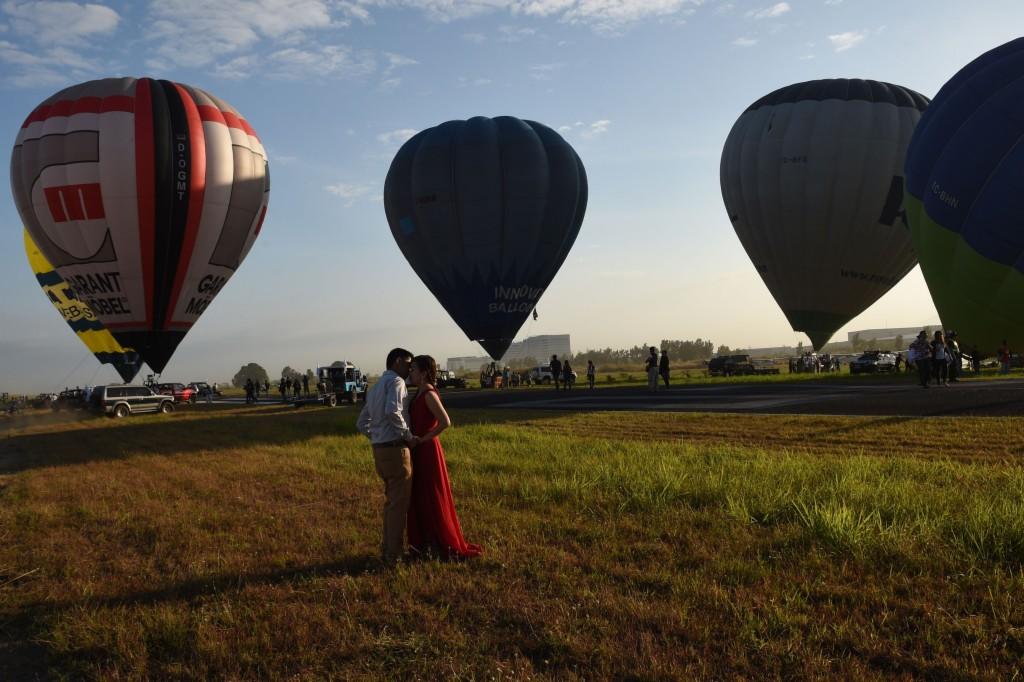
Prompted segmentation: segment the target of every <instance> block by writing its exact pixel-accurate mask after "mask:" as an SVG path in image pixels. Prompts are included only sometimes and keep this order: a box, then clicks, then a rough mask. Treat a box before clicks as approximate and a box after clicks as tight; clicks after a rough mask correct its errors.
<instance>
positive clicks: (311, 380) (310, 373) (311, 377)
mask: <svg viewBox="0 0 1024 682" xmlns="http://www.w3.org/2000/svg"><path fill="white" fill-rule="evenodd" d="M306 379H307V380H308V381H309V383H311V384H313V385H314V386H315V385H316V375H315V374H313V370H311V369H307V370H306Z"/></svg>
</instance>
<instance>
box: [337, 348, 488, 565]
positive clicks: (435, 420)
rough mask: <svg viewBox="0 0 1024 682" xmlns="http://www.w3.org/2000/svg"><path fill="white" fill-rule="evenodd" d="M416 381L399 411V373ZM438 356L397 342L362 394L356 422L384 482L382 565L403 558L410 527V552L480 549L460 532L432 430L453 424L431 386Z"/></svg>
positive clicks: (449, 554) (443, 554)
mask: <svg viewBox="0 0 1024 682" xmlns="http://www.w3.org/2000/svg"><path fill="white" fill-rule="evenodd" d="M406 379H409V380H410V381H411V383H412V384H413V385H414V386H416V387H417V389H418V390H417V392H416V396H415V397H414V398H413V400H412V403H410V405H409V411H408V419H407V418H406V413H405V410H404V406H405V399H406V397H407V395H408V392H407V391H406V387H405V380H406ZM436 380H437V363H436V362H435V361H434V358H432V357H430V356H429V355H417V356H416V357H413V355H412V353H410V352H409V351H407V350H405V349H404V348H395V349H394V350H392V351H391V352H390V353H388V357H387V371H385V372H384V374H383V376H381V378H380V380H379V381H378V382H377V383H376V384H374V385H373V388H371V389H370V390H369V391H368V392H367V394H366V404H365V406H364V407H363V411H362V412H361V413H360V414H359V420H358V421H357V422H356V428H357V429H358V430H359V431H360V433H363V434H364V435H366V436H367V437H368V438H369V439H370V443H371V444H372V445H373V459H374V464H375V465H376V467H377V474H378V475H379V476H380V477H381V479H383V481H384V497H385V501H384V541H383V543H382V545H381V556H382V558H383V560H384V563H385V565H387V566H394V565H395V564H397V563H399V562H401V561H402V557H403V555H404V549H405V532H406V526H408V533H409V550H410V553H411V555H412V556H414V557H417V556H429V555H432V554H433V555H436V556H438V557H440V558H445V559H462V558H468V557H474V556H479V555H480V553H481V549H480V546H479V545H472V544H469V543H467V542H466V540H465V538H463V537H462V529H461V527H460V526H459V517H458V516H457V515H456V513H455V502H454V501H453V499H452V489H451V485H450V484H449V482H448V467H447V465H446V464H445V461H444V450H443V449H442V448H441V442H440V441H439V440H438V439H437V437H438V436H439V435H440V434H441V432H442V431H444V430H445V429H446V428H448V427H449V426H451V423H452V422H451V419H450V418H449V417H448V413H447V412H446V411H445V409H444V405H442V404H441V397H440V396H439V395H438V392H437V389H436V388H435V385H434V384H435V382H436Z"/></svg>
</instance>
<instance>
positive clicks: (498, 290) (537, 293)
mask: <svg viewBox="0 0 1024 682" xmlns="http://www.w3.org/2000/svg"><path fill="white" fill-rule="evenodd" d="M543 293H544V287H531V286H528V285H523V286H519V287H506V286H501V285H499V286H496V287H494V301H492V302H491V303H490V304H488V306H487V312H489V313H491V314H495V313H528V312H530V311H531V310H533V308H534V306H536V305H537V301H538V300H540V297H541V295H542V294H543Z"/></svg>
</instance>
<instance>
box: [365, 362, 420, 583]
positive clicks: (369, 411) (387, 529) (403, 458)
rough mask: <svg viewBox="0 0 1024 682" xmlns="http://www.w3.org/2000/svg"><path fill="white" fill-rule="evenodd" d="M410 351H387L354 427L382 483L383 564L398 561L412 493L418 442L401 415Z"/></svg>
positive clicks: (405, 394)
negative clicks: (364, 441) (366, 444)
mask: <svg viewBox="0 0 1024 682" xmlns="http://www.w3.org/2000/svg"><path fill="white" fill-rule="evenodd" d="M411 365H412V353H410V352H409V351H407V350H405V349H404V348H395V349H393V350H392V351H391V352H390V353H388V357H387V360H386V362H385V366H386V367H387V370H386V371H385V372H384V374H383V375H382V376H381V378H380V380H379V381H378V382H377V383H375V384H374V385H373V388H371V389H370V390H369V391H368V392H367V394H366V404H365V405H363V411H362V412H360V413H359V419H358V420H357V421H356V428H357V429H358V430H359V432H360V433H362V434H363V435H365V436H366V437H367V438H369V439H370V445H371V447H372V448H373V461H374V466H375V468H376V469H377V475H378V476H380V478H381V480H382V481H383V482H384V514H383V516H384V528H383V538H382V542H381V549H380V553H381V560H382V561H383V562H384V565H385V566H387V567H394V566H395V565H396V564H398V563H400V562H401V561H402V555H403V554H404V553H405V523H406V515H407V514H408V513H409V500H410V498H411V496H412V455H411V448H413V447H416V445H418V444H419V443H420V439H419V438H417V437H416V436H414V435H413V433H412V431H411V430H410V429H409V425H408V422H407V420H406V418H405V411H404V407H405V399H406V396H407V395H408V393H407V391H406V388H405V380H406V379H407V378H408V377H409V369H410V367H411Z"/></svg>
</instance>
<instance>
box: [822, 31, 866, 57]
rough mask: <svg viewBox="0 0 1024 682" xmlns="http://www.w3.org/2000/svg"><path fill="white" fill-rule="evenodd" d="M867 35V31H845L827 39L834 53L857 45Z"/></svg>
mask: <svg viewBox="0 0 1024 682" xmlns="http://www.w3.org/2000/svg"><path fill="white" fill-rule="evenodd" d="M867 35H868V34H867V31H846V32H844V33H836V34H835V35H830V36H829V37H828V39H829V42H831V43H832V47H834V48H835V51H836V52H842V51H844V50H849V49H850V48H851V47H854V46H856V45H859V44H860V43H861V42H863V40H864V38H866V37H867Z"/></svg>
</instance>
